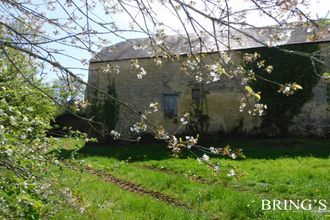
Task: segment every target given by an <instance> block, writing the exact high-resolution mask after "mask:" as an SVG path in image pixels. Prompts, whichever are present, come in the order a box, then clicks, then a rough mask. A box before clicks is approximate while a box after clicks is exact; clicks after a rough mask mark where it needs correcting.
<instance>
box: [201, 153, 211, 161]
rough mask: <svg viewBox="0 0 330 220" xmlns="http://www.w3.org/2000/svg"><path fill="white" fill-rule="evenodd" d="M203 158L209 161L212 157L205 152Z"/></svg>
mask: <svg viewBox="0 0 330 220" xmlns="http://www.w3.org/2000/svg"><path fill="white" fill-rule="evenodd" d="M202 159H203V160H204V161H209V159H210V157H209V156H207V155H206V154H204V155H203V158H202Z"/></svg>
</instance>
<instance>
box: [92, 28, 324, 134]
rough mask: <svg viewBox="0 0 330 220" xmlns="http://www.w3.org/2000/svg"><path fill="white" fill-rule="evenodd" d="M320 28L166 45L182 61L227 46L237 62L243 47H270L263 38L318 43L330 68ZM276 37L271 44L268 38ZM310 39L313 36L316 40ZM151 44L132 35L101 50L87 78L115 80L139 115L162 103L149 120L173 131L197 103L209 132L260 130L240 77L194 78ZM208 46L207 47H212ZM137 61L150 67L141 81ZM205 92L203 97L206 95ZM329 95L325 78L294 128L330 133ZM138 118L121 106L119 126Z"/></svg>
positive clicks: (170, 40) (207, 58)
mask: <svg viewBox="0 0 330 220" xmlns="http://www.w3.org/2000/svg"><path fill="white" fill-rule="evenodd" d="M315 31H316V30H315V29H311V28H306V27H298V28H297V27H296V28H278V27H268V28H263V29H260V30H259V29H258V30H256V29H253V30H252V29H247V30H245V32H246V33H247V34H248V36H250V37H247V36H246V35H244V36H243V35H242V34H241V33H236V35H235V38H232V39H230V41H229V42H228V41H227V39H226V35H221V34H219V36H218V38H219V39H220V40H219V42H226V45H225V44H218V45H216V44H215V42H214V39H212V38H208V37H205V38H204V39H203V43H204V46H203V45H202V46H201V44H200V42H199V40H198V38H197V37H192V38H191V39H190V43H189V42H188V39H186V38H184V37H180V36H167V37H166V38H165V39H163V41H162V42H161V43H162V44H163V45H164V44H165V45H166V46H167V48H169V49H170V50H171V51H172V52H173V54H174V55H176V56H178V57H180V59H181V60H184V59H187V56H188V54H190V53H191V52H193V53H196V52H199V53H201V54H203V55H204V56H203V57H204V58H203V59H204V62H205V63H209V64H212V62H214V59H216V55H217V53H218V51H227V50H228V47H230V50H231V54H232V57H233V58H232V60H234V61H235V62H236V63H241V59H242V54H243V53H244V51H245V50H246V49H251V48H260V47H265V45H264V44H263V43H262V42H266V43H267V44H268V46H275V45H276V46H278V45H291V44H310V43H317V44H320V45H321V47H322V48H325V50H324V53H325V54H326V55H327V57H326V63H327V66H328V68H330V58H329V57H330V55H329V50H326V48H327V47H329V45H330V44H329V41H330V33H329V30H326V31H323V32H322V34H318V32H317V34H318V35H317V34H315ZM315 36H318V37H317V38H315ZM271 37H272V39H273V40H272V42H270V41H269V39H271ZM311 37H314V39H313V41H311ZM274 39H275V40H274ZM146 44H150V39H147V38H140V39H131V40H127V41H124V42H120V43H118V44H115V45H113V46H110V47H107V48H104V49H102V50H101V51H100V52H99V54H97V55H96V56H95V57H93V58H92V59H91V60H90V65H89V75H88V82H89V83H90V84H91V85H94V86H96V87H98V88H100V89H102V90H104V91H106V90H107V86H108V85H109V84H110V83H111V82H112V81H114V82H115V87H116V91H117V94H118V98H119V99H120V100H121V101H123V102H126V103H129V104H130V105H131V106H132V107H133V108H134V110H135V111H136V112H139V113H140V114H143V113H144V112H145V111H147V110H148V109H149V104H150V103H152V102H158V103H159V111H158V112H155V113H152V114H151V115H150V120H151V121H152V122H154V123H155V124H157V125H163V126H164V128H165V129H166V130H167V131H168V132H175V131H177V129H178V127H179V125H180V122H179V117H180V116H181V115H182V114H183V113H184V112H193V110H194V109H196V108H195V107H196V105H198V106H200V108H199V110H200V112H199V113H198V114H199V118H198V120H199V125H200V126H202V127H203V129H204V131H205V132H208V133H217V132H224V133H230V132H233V131H235V130H237V129H239V130H240V132H244V133H247V134H249V133H255V132H256V131H257V130H258V129H256V128H258V126H259V125H260V119H257V118H256V117H252V116H251V115H249V114H248V113H247V112H240V111H239V105H240V102H239V100H240V98H241V97H242V91H241V89H240V87H239V86H238V85H237V81H235V80H232V79H228V78H226V77H223V78H221V79H220V80H219V81H217V82H211V83H208V84H201V83H198V82H197V81H196V79H195V77H191V76H189V75H187V74H186V73H184V72H183V70H182V65H181V64H180V62H177V61H175V59H171V58H164V57H163V58H162V59H161V60H162V64H161V65H158V64H157V62H156V61H155V60H154V58H155V56H159V51H157V49H153V48H152V47H148V46H144V45H146ZM205 45H208V46H207V48H206V46H205ZM156 47H157V45H156ZM161 56H162V55H160V57H161ZM132 60H134V62H136V60H137V61H138V63H139V66H140V67H143V69H144V70H145V72H146V75H140V77H142V79H138V77H137V74H136V73H134V71H132ZM118 70H119V73H118ZM142 74H144V73H142ZM202 91H203V94H204V95H201V94H202ZM205 91H207V92H205ZM329 93H330V89H329V84H326V83H325V82H323V81H321V80H320V82H319V83H318V84H317V86H316V87H315V88H314V95H313V98H312V99H311V100H310V101H308V102H307V103H305V105H304V106H303V107H302V109H301V112H300V114H299V115H297V116H296V117H295V118H294V119H293V121H294V124H293V125H292V126H291V127H290V129H289V130H290V131H292V132H294V133H295V134H300V135H316V136H329V135H330V126H329V125H330V108H329V103H330V101H329V99H330V98H329ZM93 98H95V93H94V92H93V90H92V89H91V88H87V91H86V99H87V100H89V101H90V100H92V99H93ZM201 102H202V103H201ZM195 113H196V112H195ZM196 114H197V113H196ZM138 120H139V116H137V115H135V114H132V112H131V111H129V110H127V109H126V108H124V107H121V108H120V114H119V120H118V122H117V125H116V130H117V131H119V132H121V133H126V134H127V133H129V131H130V127H131V126H132V125H133V123H135V122H136V121H138ZM198 120H197V121H198ZM203 120H204V121H203ZM185 129H186V128H185V127H184V126H183V127H182V126H181V128H179V130H178V132H184V131H185Z"/></svg>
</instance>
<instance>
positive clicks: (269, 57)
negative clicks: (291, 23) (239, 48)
mask: <svg viewBox="0 0 330 220" xmlns="http://www.w3.org/2000/svg"><path fill="white" fill-rule="evenodd" d="M282 48H283V49H288V50H294V51H302V52H308V53H313V52H316V51H318V50H319V49H320V48H319V46H318V45H315V44H307V45H290V46H284V47H282ZM255 51H257V53H258V54H260V58H259V59H257V60H256V62H253V63H250V64H247V69H252V70H253V71H254V72H255V74H257V75H258V76H260V77H263V78H266V79H268V80H271V81H274V82H277V83H280V84H281V85H279V84H272V83H266V82H264V81H263V80H260V79H258V80H256V81H252V82H251V83H250V85H251V86H252V87H253V88H254V89H255V90H256V91H260V93H261V97H262V101H263V103H265V104H266V105H267V106H268V110H267V114H266V116H264V118H263V125H262V126H263V127H264V128H269V127H275V128H276V129H278V130H279V131H280V132H281V133H282V134H285V133H286V132H287V128H288V126H289V125H290V121H291V119H292V118H293V117H294V116H295V115H297V114H298V113H299V111H300V109H301V107H302V106H303V105H304V103H306V102H307V101H308V100H309V99H310V98H311V97H312V90H313V88H314V86H315V85H316V83H317V82H318V80H319V77H318V76H317V75H315V72H314V67H313V65H312V63H311V60H310V59H309V58H308V57H301V56H298V55H295V54H289V53H285V52H283V51H281V50H279V49H277V48H259V49H257V50H256V49H253V50H250V51H248V52H250V53H253V52H255ZM261 62H264V63H266V64H271V65H272V67H273V71H272V72H271V73H269V72H267V71H265V70H262V69H260V68H259V67H258V63H259V65H260V63H261ZM315 65H316V67H315V68H317V69H318V71H320V66H319V65H317V64H315ZM287 82H294V83H292V84H290V85H289V84H286V83H287ZM283 85H285V86H283ZM300 85H301V86H300ZM286 87H288V89H286ZM289 87H290V88H289ZM301 87H302V89H301ZM298 90H299V91H298ZM277 91H278V92H277ZM294 91H296V92H295V94H294V95H292V93H293V92H294ZM255 94H257V93H255ZM276 129H275V131H276ZM273 135H274V134H273Z"/></svg>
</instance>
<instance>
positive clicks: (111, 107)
mask: <svg viewBox="0 0 330 220" xmlns="http://www.w3.org/2000/svg"><path fill="white" fill-rule="evenodd" d="M107 92H108V95H109V97H107V98H106V99H105V100H104V102H103V103H102V104H101V107H100V110H99V112H100V120H101V121H102V122H104V124H105V125H106V127H107V128H108V129H109V130H114V129H115V128H116V123H117V121H118V117H119V104H118V103H117V102H116V100H115V99H117V98H118V95H117V92H116V87H115V80H114V79H113V80H112V83H111V84H110V83H109V85H108V91H107ZM110 97H113V98H115V99H113V98H110Z"/></svg>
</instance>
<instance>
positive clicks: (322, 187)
mask: <svg viewBox="0 0 330 220" xmlns="http://www.w3.org/2000/svg"><path fill="white" fill-rule="evenodd" d="M227 143H229V144H231V146H232V147H233V148H235V147H239V148H243V149H244V153H245V155H246V156H247V158H246V159H245V160H240V161H236V160H235V161H233V160H230V159H221V158H216V157H213V158H212V159H211V160H212V161H219V162H220V164H221V165H222V167H221V168H222V169H223V170H228V169H230V168H231V167H236V168H237V169H238V170H240V172H242V174H243V175H242V176H241V177H239V178H233V177H228V176H227V175H226V173H225V172H222V173H220V174H218V175H216V174H214V173H213V172H212V170H210V169H209V168H208V167H206V166H205V165H200V164H199V163H198V162H197V160H196V158H193V157H192V156H189V154H187V153H184V154H183V155H182V158H173V157H171V156H170V152H169V151H168V150H167V148H166V146H164V145H160V144H148V145H143V144H138V145H121V146H102V145H90V146H84V147H82V148H81V149H80V150H79V154H80V157H79V160H81V161H83V163H84V164H86V166H88V167H89V168H90V171H88V170H86V171H85V172H82V173H80V172H77V171H73V170H65V171H64V172H63V174H62V176H61V182H62V183H63V185H66V186H70V187H73V191H74V195H75V196H77V197H80V198H81V199H80V200H79V201H80V205H81V206H82V207H84V208H85V210H86V211H85V212H84V213H81V212H79V211H78V210H74V209H70V208H68V209H66V210H62V211H60V212H58V213H56V215H55V219H330V212H329V210H330V208H329V206H330V204H328V205H327V206H328V212H315V211H262V210H261V199H271V200H272V199H279V200H284V199H291V200H303V199H311V200H313V199H316V200H319V199H325V200H327V202H328V203H329V201H330V174H329V173H330V172H329V171H330V160H329V154H330V140H322V139H319V140H317V139H312V140H294V139H292V140H284V139H283V140H279V139H273V140H253V141H251V140H244V139H242V140H237V139H236V140H232V141H227V142H224V143H220V144H227ZM79 144H81V143H79ZM74 145H76V143H75V142H74V141H72V140H70V141H69V142H66V143H64V146H65V147H64V149H62V150H61V152H60V153H59V156H60V157H62V158H67V157H68V156H69V155H70V154H71V149H72V148H74V147H75V146H74ZM70 146H72V148H70ZM220 146H221V145H220ZM196 153H198V152H196ZM91 170H93V171H91Z"/></svg>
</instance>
